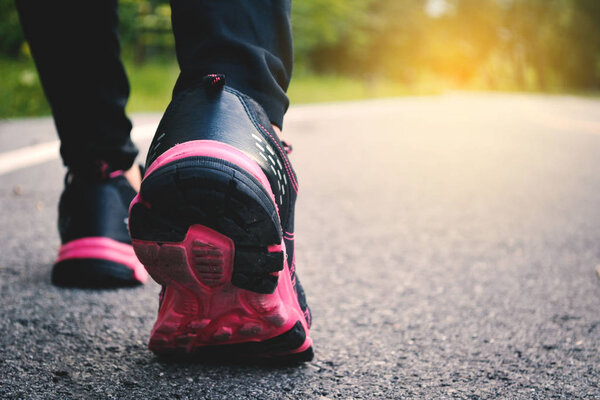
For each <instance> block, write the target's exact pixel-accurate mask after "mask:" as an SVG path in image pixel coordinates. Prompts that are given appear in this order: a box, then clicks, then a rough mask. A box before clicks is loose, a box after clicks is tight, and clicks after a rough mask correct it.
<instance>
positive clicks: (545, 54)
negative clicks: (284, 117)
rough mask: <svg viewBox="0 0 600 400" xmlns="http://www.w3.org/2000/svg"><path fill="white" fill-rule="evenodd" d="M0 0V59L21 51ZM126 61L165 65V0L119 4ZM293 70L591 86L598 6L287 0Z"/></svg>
mask: <svg viewBox="0 0 600 400" xmlns="http://www.w3.org/2000/svg"><path fill="white" fill-rule="evenodd" d="M13 1H14V0H0V58H3V59H6V58H15V57H18V56H19V55H27V52H26V51H23V50H26V47H24V46H23V44H24V38H23V34H22V32H21V29H20V27H19V23H18V16H17V13H16V10H15V7H14V3H13ZM120 21H121V26H120V31H121V39H122V43H123V49H124V54H125V55H126V57H128V56H130V58H132V59H134V60H135V61H137V62H140V63H141V62H144V61H146V60H149V59H154V58H156V57H157V56H158V57H163V56H165V55H166V56H168V59H169V60H172V59H173V57H172V55H173V51H174V41H173V37H172V34H171V21H170V8H169V2H168V0H121V2H120ZM292 25H293V29H294V41H295V56H296V71H297V72H301V71H306V72H308V73H333V74H343V75H351V76H358V77H361V78H364V79H366V80H367V81H369V80H373V79H377V78H378V77H384V78H386V79H393V80H396V81H400V82H404V83H411V82H418V81H419V80H424V79H432V80H433V81H434V82H447V83H449V84H450V85H452V86H454V87H459V88H460V87H480V88H503V89H514V88H518V89H541V90H554V89H562V90H565V89H589V88H600V0H402V1H398V0H294V2H293V7H292Z"/></svg>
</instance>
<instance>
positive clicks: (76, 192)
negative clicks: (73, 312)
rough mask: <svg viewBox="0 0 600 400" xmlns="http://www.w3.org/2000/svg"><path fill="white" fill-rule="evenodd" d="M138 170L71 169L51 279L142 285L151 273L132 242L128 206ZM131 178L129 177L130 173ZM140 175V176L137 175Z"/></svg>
mask: <svg viewBox="0 0 600 400" xmlns="http://www.w3.org/2000/svg"><path fill="white" fill-rule="evenodd" d="M135 169H137V171H132V170H130V171H127V172H124V171H113V172H110V173H109V172H107V171H105V170H104V169H102V168H99V169H98V171H97V173H91V174H86V175H73V174H71V173H68V174H67V177H66V179H65V189H64V191H63V193H62V196H61V198H60V203H59V207H58V215H59V216H58V218H59V220H58V227H59V232H60V236H61V241H62V245H61V246H60V249H59V252H58V257H57V259H56V262H55V264H54V267H53V269H52V283H54V284H55V285H58V286H73V287H95V288H99V287H119V286H133V285H139V284H141V283H143V282H145V281H146V279H147V277H148V274H147V273H146V271H145V269H144V267H143V266H142V264H141V263H140V262H139V261H138V259H137V258H136V256H135V253H134V251H133V248H132V246H131V240H130V238H129V232H128V229H127V212H128V206H129V203H130V202H131V200H132V199H133V198H134V197H135V195H136V191H135V190H134V188H133V187H132V185H131V183H130V180H131V182H133V183H134V184H135V179H136V176H137V175H140V171H139V167H137V166H136V167H135ZM128 178H129V179H128ZM138 179H139V178H138Z"/></svg>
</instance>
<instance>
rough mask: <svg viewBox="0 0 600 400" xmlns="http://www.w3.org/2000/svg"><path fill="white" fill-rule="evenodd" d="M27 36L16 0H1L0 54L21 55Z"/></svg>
mask: <svg viewBox="0 0 600 400" xmlns="http://www.w3.org/2000/svg"><path fill="white" fill-rule="evenodd" d="M24 41H25V38H24V37H23V32H22V31H21V26H20V24H19V15H18V14H17V10H16V8H15V2H14V0H0V55H8V56H11V57H16V56H18V55H19V52H20V50H21V46H22V45H23V42H24Z"/></svg>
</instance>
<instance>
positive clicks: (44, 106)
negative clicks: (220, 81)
mask: <svg viewBox="0 0 600 400" xmlns="http://www.w3.org/2000/svg"><path fill="white" fill-rule="evenodd" d="M125 67H126V69H127V74H128V77H129V81H130V85H131V96H130V99H129V103H128V105H127V111H128V112H130V113H133V112H143V111H163V110H164V109H165V108H166V106H167V105H168V103H169V100H170V99H171V91H172V89H173V85H174V84H175V81H176V80H177V75H178V72H179V69H178V66H177V64H176V63H175V62H168V61H160V60H158V61H153V62H150V63H146V64H143V65H137V64H134V63H132V62H128V61H125ZM0 77H1V78H0V118H16V117H34V116H42V115H49V114H50V107H49V106H48V103H47V101H46V99H45V98H44V95H43V92H42V88H41V84H40V80H39V78H38V75H37V72H36V69H35V65H34V64H33V61H32V60H30V59H23V60H12V59H1V58H0ZM434 92H435V90H432V88H426V87H424V86H421V87H407V86H406V85H402V84H398V83H394V82H384V81H376V80H371V81H363V80H360V79H356V78H349V77H342V76H315V75H307V74H298V75H295V76H294V79H292V84H291V85H290V88H289V91H288V94H289V97H290V100H291V103H292V104H300V103H315V102H331V101H344V100H359V99H367V98H376V97H394V96H407V95H418V94H429V93H434Z"/></svg>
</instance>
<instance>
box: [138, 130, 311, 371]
mask: <svg viewBox="0 0 600 400" xmlns="http://www.w3.org/2000/svg"><path fill="white" fill-rule="evenodd" d="M198 142H202V141H198ZM206 142H208V141H206ZM206 142H205V143H193V142H191V143H193V145H191V146H190V143H185V144H184V145H178V146H175V147H174V148H172V149H171V150H169V151H168V152H166V153H165V154H163V156H161V158H159V159H157V160H156V162H155V163H154V164H153V165H152V166H151V167H150V169H149V174H147V175H146V177H145V178H144V182H143V184H142V189H141V191H140V194H139V195H138V197H136V199H135V200H134V201H133V203H132V206H131V209H130V227H131V235H132V243H133V247H134V249H135V252H136V254H137V256H138V258H139V259H140V261H141V262H142V264H144V266H145V267H146V269H147V271H148V272H149V274H150V275H151V276H152V277H153V278H154V279H155V280H156V281H157V282H158V283H160V284H161V285H163V286H164V287H165V290H164V293H163V296H162V299H161V306H160V310H159V316H158V319H157V321H156V323H155V325H154V328H153V329H152V333H151V336H150V342H149V348H150V349H151V350H152V351H154V352H155V353H157V354H161V355H194V356H199V357H202V358H215V357H219V358H222V357H227V358H229V357H234V358H237V357H267V358H272V357H276V358H291V359H294V360H298V361H306V360H310V359H312V354H313V353H312V341H311V339H310V337H309V335H308V326H307V322H306V318H305V315H304V313H303V312H302V310H301V308H300V305H299V303H298V298H297V294H296V292H295V290H294V288H293V287H292V282H291V279H290V271H289V266H288V262H287V260H286V257H285V249H284V248H283V245H282V243H283V240H282V234H281V228H280V226H279V221H278V216H277V210H276V207H275V204H274V202H273V195H272V192H271V190H270V187H266V188H265V182H266V184H267V185H268V180H267V179H266V177H265V176H264V174H263V173H262V170H261V169H260V168H259V167H258V166H257V165H256V163H254V162H253V161H252V160H250V159H249V158H248V157H247V156H246V155H244V154H243V153H241V152H239V151H238V150H237V149H235V148H233V147H230V146H227V145H223V144H222V143H218V142H209V143H206ZM213 143H218V144H217V145H216V146H214V145H213ZM185 145H187V147H186V148H182V147H181V146H185ZM192 146H193V147H192ZM215 155H218V156H219V158H218V159H215ZM249 169H250V170H251V171H250V172H248V170H249Z"/></svg>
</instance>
